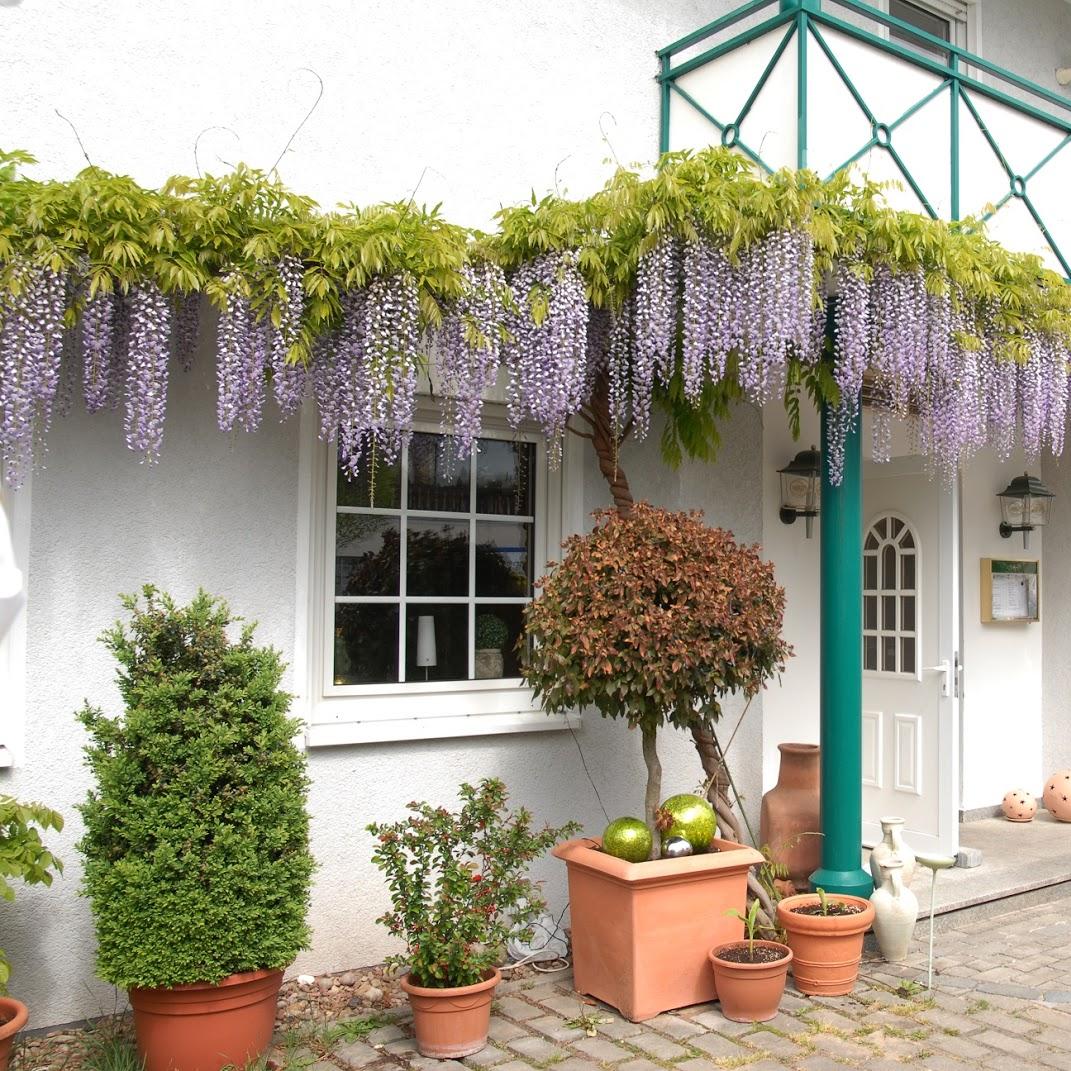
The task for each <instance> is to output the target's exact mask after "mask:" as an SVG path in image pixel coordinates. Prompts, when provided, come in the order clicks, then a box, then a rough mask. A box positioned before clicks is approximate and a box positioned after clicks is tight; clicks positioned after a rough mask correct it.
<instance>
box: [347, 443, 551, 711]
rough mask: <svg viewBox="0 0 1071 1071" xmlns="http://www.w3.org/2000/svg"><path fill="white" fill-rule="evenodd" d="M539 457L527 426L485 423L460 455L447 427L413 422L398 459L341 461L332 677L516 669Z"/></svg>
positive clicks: (533, 552)
mask: <svg viewBox="0 0 1071 1071" xmlns="http://www.w3.org/2000/svg"><path fill="white" fill-rule="evenodd" d="M541 461H542V444H541V443H539V442H538V441H535V440H534V439H533V438H531V437H528V438H525V437H521V436H513V437H505V436H503V437H496V436H495V435H493V434H488V435H486V436H485V437H484V438H481V439H480V440H479V442H478V446H477V449H476V450H474V451H473V454H472V456H471V457H469V458H464V459H460V460H459V459H457V458H456V456H455V453H454V444H453V442H452V441H451V440H450V439H449V438H448V437H446V436H444V435H441V434H438V433H436V432H432V431H418V432H416V433H414V435H413V437H412V439H411V441H410V445H409V448H408V450H407V451H406V452H405V453H404V455H403V456H402V457H401V458H399V460H398V461H397V462H396V463H395V464H393V465H384V464H382V463H380V464H377V465H375V466H374V468H373V466H371V465H365V466H364V467H363V470H362V472H361V473H360V474H359V475H358V477H357V478H356V479H355V480H350V479H348V478H347V475H346V474H345V472H344V471H343V470H342V469H341V468H338V469H337V472H336V478H335V481H334V492H335V495H334V497H335V501H334V504H333V515H334V551H335V554H334V569H333V578H332V596H331V598H332V606H331V613H332V628H331V630H330V638H331V643H330V648H331V649H330V650H329V651H328V652H327V656H328V671H329V673H330V681H331V684H332V686H333V688H335V689H345V690H347V691H349V690H351V689H353V690H355V691H358V692H359V691H383V688H384V686H388V685H394V686H395V688H397V687H398V686H407V685H408V686H412V685H428V684H430V683H432V682H466V681H470V682H471V681H493V680H498V681H500V682H501V683H502V684H508V683H509V682H510V681H511V680H516V679H517V678H518V677H519V669H518V657H517V650H516V644H517V641H518V638H519V637H520V635H521V631H522V615H523V610H524V606H525V604H526V603H527V602H528V601H529V600H530V599H531V598H532V589H533V582H534V580H535V562H536V556H537V553H538V552H540V548H539V547H538V546H537V521H538V520H540V519H539V518H537V517H536V503H537V501H538V497H537V494H536V491H537V487H536V481H537V474H538V472H539V468H540V464H541ZM478 638H479V640H480V641H481V643H482V644H483V646H482V647H478V646H477V639H478ZM489 644H490V646H488V645H489Z"/></svg>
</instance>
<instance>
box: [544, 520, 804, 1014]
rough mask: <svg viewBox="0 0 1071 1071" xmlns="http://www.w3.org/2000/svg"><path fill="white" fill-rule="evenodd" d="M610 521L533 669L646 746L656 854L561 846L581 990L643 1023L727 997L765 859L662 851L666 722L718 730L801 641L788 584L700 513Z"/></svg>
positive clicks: (588, 552)
mask: <svg viewBox="0 0 1071 1071" xmlns="http://www.w3.org/2000/svg"><path fill="white" fill-rule="evenodd" d="M595 519H596V523H595V528H594V529H593V531H591V532H590V533H588V534H587V535H578V536H573V537H571V538H570V539H569V540H567V541H566V543H565V544H564V549H565V552H566V553H565V556H564V559H563V560H562V562H561V564H560V565H558V566H557V568H556V569H555V570H554V571H553V572H552V573H551V574H550V575H549V576H547V577H544V578H543V579H542V580H541V581H540V586H541V587H542V593H541V595H540V596H539V598H538V599H536V600H535V601H534V602H533V603H532V604H531V605H530V606H529V607H528V608H527V611H526V618H525V620H526V632H527V635H528V638H529V639H530V640H531V641H533V642H532V643H530V644H529V646H528V650H527V652H526V653H525V655H524V662H523V673H524V676H525V678H526V680H527V681H528V683H529V685H530V686H531V687H532V688H533V690H534V691H535V694H536V695H537V696H538V697H539V699H540V700H541V702H542V704H543V707H544V709H545V710H547V711H568V710H575V709H578V708H582V707H588V706H591V707H595V708H596V709H597V710H598V711H599V712H600V713H601V714H602V715H603V716H604V717H609V718H620V719H622V720H624V721H625V722H626V723H627V724H628V725H629V727H630V728H633V729H637V730H638V735H639V736H640V738H641V741H642V749H643V756H644V760H645V763H646V766H647V786H646V794H645V804H644V814H645V821H646V823H647V826H648V828H649V830H650V832H651V837H652V852H651V855H652V858H651V859H650V860H648V861H641V862H628V861H626V860H624V859H619V858H615V857H614V856H612V855H610V854H608V853H607V852H603V851H601V850H600V842H599V840H598V839H594V838H592V839H586V840H574V841H570V842H567V843H565V844H561V845H558V846H557V847H556V848H555V849H554V854H555V855H557V856H558V857H559V858H561V859H564V860H565V862H566V865H567V867H568V873H569V902H570V911H571V915H572V935H573V970H574V977H575V981H576V987H577V989H578V990H579V991H580V992H583V993H588V994H590V995H592V996H595V997H598V998H600V999H601V1000H604V1001H606V1002H607V1003H610V1004H613V1005H614V1006H615V1007H617V1008H618V1009H620V1010H621V1012H622V1013H624V1014H625V1015H626V1016H628V1017H629V1018H630V1019H634V1020H635V1019H646V1018H650V1017H651V1016H653V1015H657V1014H658V1013H659V1012H662V1011H666V1010H667V1009H670V1008H677V1007H681V1006H684V1005H687V1004H696V1003H700V1002H703V1001H708V1000H713V999H714V997H715V995H716V986H715V982H714V976H713V973H712V972H711V970H710V966H709V964H708V962H707V953H708V952H709V950H710V949H711V948H713V947H715V946H717V945H721V944H724V943H725V942H726V941H731V940H734V939H738V938H739V937H740V936H741V934H742V932H743V931H742V927H741V924H740V921H739V919H734V918H732V917H728V916H726V914H725V912H726V911H727V910H728V909H729V908H737V909H740V910H742V909H743V908H744V907H745V899H746V891H745V890H746V885H747V876H748V870H749V868H750V867H751V866H752V864H755V863H761V862H762V861H763V856H762V855H761V854H760V853H759V852H758V851H756V850H754V849H752V848H748V847H745V846H744V845H741V844H737V843H734V842H732V841H727V840H720V839H717V838H715V839H714V840H713V841H712V842H711V843H710V846H709V850H708V851H707V852H705V853H698V854H694V855H690V856H688V857H686V858H668V859H663V858H659V857H658V856H659V854H660V852H659V836H658V830H659V820H660V817H661V818H664V816H660V815H659V813H658V808H659V798H660V795H661V765H660V762H659V758H658V749H657V734H658V731H659V729H661V728H663V727H667V726H668V727H671V728H677V729H685V730H691V729H694V728H698V727H709V726H711V725H712V724H713V723H714V722H715V721H716V720H717V719H718V717H719V716H720V703H721V701H722V700H723V699H724V698H725V697H726V696H728V695H730V694H732V693H739V694H741V695H743V696H748V697H750V696H753V695H755V694H756V693H757V692H758V691H759V690H760V689H761V688H762V686H763V684H764V682H765V681H766V680H768V679H769V678H770V677H771V676H773V675H774V674H776V673H778V672H779V671H780V670H781V668H782V667H783V664H784V660H785V658H786V656H787V655H788V653H789V648H788V646H787V644H786V643H785V642H784V640H783V639H782V638H781V634H780V633H781V621H782V616H783V613H784V592H783V590H782V589H781V588H780V587H778V585H777V584H776V582H775V581H774V576H773V567H772V566H771V565H770V564H769V563H768V562H764V561H763V560H762V559H761V558H760V557H759V554H758V551H757V549H756V548H754V547H746V546H741V545H738V544H737V543H736V542H735V541H734V539H733V538H732V536H731V535H730V534H729V533H728V532H725V531H722V530H721V529H718V528H710V527H707V526H706V525H705V524H704V523H703V521H702V515H701V514H698V513H673V512H669V511H666V510H662V509H657V508H655V507H653V506H650V505H646V504H644V503H637V504H635V505H634V506H633V507H631V508H630V509H629V511H628V512H627V513H622V512H621V511H619V510H604V511H600V512H598V513H596V515H595ZM663 824H664V822H663ZM670 919H671V920H672V924H671V925H668V924H667V920H670Z"/></svg>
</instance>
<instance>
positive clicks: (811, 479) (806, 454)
mask: <svg viewBox="0 0 1071 1071" xmlns="http://www.w3.org/2000/svg"><path fill="white" fill-rule="evenodd" d="M777 471H778V472H779V473H780V475H781V512H780V517H781V521H782V522H783V523H784V524H793V523H794V522H795V520H796V518H797V517H804V518H806V522H807V538H808V539H810V538H811V532H812V530H813V528H814V519H815V517H817V516H818V504H819V501H820V498H821V492H822V455H821V453H819V451H818V449H817V447H814V446H812V447H811V448H810V450H801V451H800V452H799V453H798V454H797V455H796V456H795V457H794V458H793V459H792V460H791V461H790V462H789V463H788V464H787V465H786V466H785V467H784V468H783V469H778V470H777Z"/></svg>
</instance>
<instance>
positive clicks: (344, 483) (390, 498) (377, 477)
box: [336, 458, 402, 509]
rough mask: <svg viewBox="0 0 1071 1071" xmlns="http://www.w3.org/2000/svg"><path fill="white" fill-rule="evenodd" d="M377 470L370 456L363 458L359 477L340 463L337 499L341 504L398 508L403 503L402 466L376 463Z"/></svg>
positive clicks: (398, 462) (399, 464)
mask: <svg viewBox="0 0 1071 1071" xmlns="http://www.w3.org/2000/svg"><path fill="white" fill-rule="evenodd" d="M374 468H375V471H374V472H373V471H372V470H373V465H372V463H371V459H370V458H362V464H361V466H360V469H359V471H358V472H357V476H356V477H355V478H354V479H352V480H351V479H350V478H349V477H348V476H347V475H346V471H345V469H343V468H342V466H341V465H339V466H338V477H337V481H336V486H337V491H336V495H337V499H338V504H339V505H340V506H364V507H365V508H367V507H369V506H375V507H376V509H398V508H399V507H400V506H401V504H402V466H401V462H400V461H395V462H394V464H393V465H384V464H383V462H382V461H378V462H376V464H375V466H374Z"/></svg>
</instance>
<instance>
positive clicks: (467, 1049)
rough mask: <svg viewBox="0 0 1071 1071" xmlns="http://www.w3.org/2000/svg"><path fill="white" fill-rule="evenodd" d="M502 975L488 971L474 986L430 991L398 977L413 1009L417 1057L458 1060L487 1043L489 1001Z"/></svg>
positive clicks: (489, 1018)
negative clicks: (418, 1053) (418, 1054)
mask: <svg viewBox="0 0 1071 1071" xmlns="http://www.w3.org/2000/svg"><path fill="white" fill-rule="evenodd" d="M501 981H502V974H501V972H499V971H498V970H497V969H496V968H492V969H491V971H489V972H488V975H487V977H486V978H484V980H483V981H482V982H476V983H475V984H474V985H463V986H455V987H453V988H447V989H432V988H429V987H427V986H422V985H415V984H414V983H412V982H410V981H409V976H408V975H406V976H405V977H403V978H402V981H401V985H402V989H404V990H405V992H406V993H407V994H408V996H409V1006H410V1007H411V1008H412V1009H413V1031H414V1033H415V1034H416V1043H417V1048H418V1049H419V1050H420V1054H421V1056H428V1057H430V1058H431V1059H433V1060H460V1059H461V1057H462V1056H471V1055H472V1054H473V1053H476V1052H479V1051H480V1049H482V1048H484V1046H485V1045H486V1044H487V1031H488V1029H489V1028H490V1025H491V1000H492V998H493V997H494V995H495V986H497V985H498V983H499V982H501Z"/></svg>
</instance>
